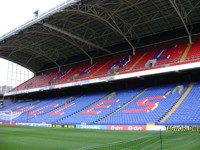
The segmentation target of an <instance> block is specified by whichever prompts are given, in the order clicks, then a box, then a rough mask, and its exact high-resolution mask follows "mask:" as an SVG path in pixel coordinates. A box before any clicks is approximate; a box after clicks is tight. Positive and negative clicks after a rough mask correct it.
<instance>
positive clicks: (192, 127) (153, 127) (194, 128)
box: [0, 122, 200, 132]
mask: <svg viewBox="0 0 200 150" xmlns="http://www.w3.org/2000/svg"><path fill="white" fill-rule="evenodd" d="M9 124H10V123H9V122H0V125H9ZM12 125H16V126H37V127H38V126H39V127H56V128H71V129H74V128H77V129H96V130H129V131H197V132H200V125H167V126H164V125H154V124H148V125H87V124H76V125H75V124H64V125H60V124H46V123H15V122H12Z"/></svg>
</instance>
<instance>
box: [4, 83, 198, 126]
mask: <svg viewBox="0 0 200 150" xmlns="http://www.w3.org/2000/svg"><path fill="white" fill-rule="evenodd" d="M199 86H200V83H197V84H195V85H194V86H191V91H189V92H188V93H187V94H185V93H186V91H187V90H188V88H189V86H188V84H186V83H182V84H179V85H177V84H170V85H161V86H152V87H148V88H145V89H141V88H138V89H126V90H117V91H115V92H110V93H109V92H96V93H89V94H84V95H82V96H71V97H57V98H47V99H41V100H29V101H18V102H15V103H12V104H11V105H9V106H5V107H4V108H1V109H0V111H3V110H7V111H10V110H12V111H13V112H17V113H20V114H19V116H18V117H16V118H13V120H14V121H16V122H36V123H42V122H46V123H54V124H81V123H86V124H110V125H112V124H120V125H123V124H138V125H145V124H148V123H154V124H164V125H166V124H169V125H174V124H176V125H179V124H187V125H188V124H193V125H194V124H199V121H200V120H199V119H200V118H199V116H200V114H199V107H200V106H199V105H198V104H199V103H198V98H197V97H198V94H199V92H198V91H199ZM184 94H185V95H184ZM183 96H184V98H183ZM180 99H182V101H180ZM177 103H179V105H180V106H179V105H178V106H176V105H177ZM174 106H176V107H177V108H176V109H174V110H173V112H172V113H171V115H170V116H169V117H168V118H167V119H166V120H165V121H164V122H160V121H161V120H162V118H164V117H165V116H166V115H167V114H168V113H169V112H170V110H171V109H173V107H174ZM180 116H181V117H180ZM0 121H3V120H0ZM4 121H5V120H4Z"/></svg>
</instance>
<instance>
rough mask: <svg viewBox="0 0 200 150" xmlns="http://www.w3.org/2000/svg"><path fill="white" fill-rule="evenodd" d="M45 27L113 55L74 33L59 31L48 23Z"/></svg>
mask: <svg viewBox="0 0 200 150" xmlns="http://www.w3.org/2000/svg"><path fill="white" fill-rule="evenodd" d="M43 25H44V26H45V27H48V28H50V29H52V30H55V31H57V32H59V33H62V34H64V35H67V36H69V37H71V38H74V39H76V40H78V41H81V42H83V43H86V44H87V45H89V46H92V47H94V48H96V49H100V50H102V51H105V52H107V53H109V54H112V52H111V51H109V50H107V49H105V48H103V47H101V46H99V45H96V44H94V43H92V42H90V41H87V40H85V39H83V38H81V37H79V36H76V35H74V34H72V33H69V32H67V31H64V30H62V29H59V28H58V27H55V26H53V25H50V24H48V23H43Z"/></svg>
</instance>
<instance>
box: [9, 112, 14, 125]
mask: <svg viewBox="0 0 200 150" xmlns="http://www.w3.org/2000/svg"><path fill="white" fill-rule="evenodd" d="M12 118H13V112H12V111H10V125H12Z"/></svg>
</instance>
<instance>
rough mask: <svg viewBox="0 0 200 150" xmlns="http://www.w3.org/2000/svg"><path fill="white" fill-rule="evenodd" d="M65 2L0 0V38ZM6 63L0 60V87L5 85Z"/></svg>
mask: <svg viewBox="0 0 200 150" xmlns="http://www.w3.org/2000/svg"><path fill="white" fill-rule="evenodd" d="M65 1H67V0H0V36H2V35H4V34H6V33H7V32H9V31H11V30H12V29H14V28H16V27H18V26H20V25H22V24H24V23H25V22H27V21H29V20H31V19H32V18H33V12H35V11H36V10H39V11H40V12H45V11H47V10H49V9H51V8H53V7H56V6H57V5H59V4H61V3H62V2H65ZM7 66H8V65H7V61H5V60H3V59H1V58H0V69H1V70H0V85H5V84H6V79H7Z"/></svg>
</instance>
